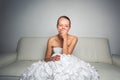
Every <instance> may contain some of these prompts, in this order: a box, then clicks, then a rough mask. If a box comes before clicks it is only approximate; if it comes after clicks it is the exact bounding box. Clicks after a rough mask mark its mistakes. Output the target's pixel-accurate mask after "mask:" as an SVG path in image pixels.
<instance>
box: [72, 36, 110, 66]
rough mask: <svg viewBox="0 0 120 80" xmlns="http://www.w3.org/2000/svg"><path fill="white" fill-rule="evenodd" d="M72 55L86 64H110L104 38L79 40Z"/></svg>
mask: <svg viewBox="0 0 120 80" xmlns="http://www.w3.org/2000/svg"><path fill="white" fill-rule="evenodd" d="M73 54H74V55H75V56H77V57H79V58H80V59H82V60H84V61H87V62H102V63H110V64H112V60H111V55H110V49H109V46H108V40H107V39H105V38H85V37H84V38H82V37H81V38H80V37H79V40H78V43H77V45H76V47H75V50H74V52H73Z"/></svg>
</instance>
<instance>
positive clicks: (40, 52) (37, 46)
mask: <svg viewBox="0 0 120 80" xmlns="http://www.w3.org/2000/svg"><path fill="white" fill-rule="evenodd" d="M47 40H48V39H47V38H44V37H43V38H42V37H40V38H39V37H25V38H22V39H21V40H20V42H19V43H20V44H19V47H18V60H39V59H43V58H44V55H45V51H46V46H47Z"/></svg>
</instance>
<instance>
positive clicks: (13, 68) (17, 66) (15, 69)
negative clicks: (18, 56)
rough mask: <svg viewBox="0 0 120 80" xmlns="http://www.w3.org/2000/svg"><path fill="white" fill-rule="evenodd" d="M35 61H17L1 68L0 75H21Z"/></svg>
mask: <svg viewBox="0 0 120 80" xmlns="http://www.w3.org/2000/svg"><path fill="white" fill-rule="evenodd" d="M33 62H35V61H22V60H21V61H17V62H15V63H13V64H10V65H8V66H6V67H3V68H0V76H3V77H4V76H9V77H12V76H13V77H14V76H20V75H21V74H22V73H23V72H24V71H25V70H26V69H27V68H28V67H29V66H30V65H31V64H32V63H33Z"/></svg>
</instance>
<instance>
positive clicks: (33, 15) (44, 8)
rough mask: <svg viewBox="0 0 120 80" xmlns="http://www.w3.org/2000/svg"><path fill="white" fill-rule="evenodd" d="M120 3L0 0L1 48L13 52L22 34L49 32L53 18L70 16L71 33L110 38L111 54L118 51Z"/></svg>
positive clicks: (53, 27) (111, 0)
mask: <svg viewBox="0 0 120 80" xmlns="http://www.w3.org/2000/svg"><path fill="white" fill-rule="evenodd" d="M119 5H120V3H119V1H117V0H115V1H114V0H1V1H0V12H1V13H0V17H1V23H0V52H1V53H6V52H15V50H16V46H17V42H18V40H19V39H20V38H21V37H24V36H39V37H40V36H52V35H54V34H56V33H57V30H56V20H57V18H58V17H59V16H61V15H67V16H69V17H70V18H71V21H72V28H71V30H70V33H71V34H74V35H77V36H78V37H105V38H108V39H109V42H110V48H111V53H112V54H120V44H119V43H120V35H119V34H120V15H119V14H120V10H119V9H120V8H119V7H120V6H119Z"/></svg>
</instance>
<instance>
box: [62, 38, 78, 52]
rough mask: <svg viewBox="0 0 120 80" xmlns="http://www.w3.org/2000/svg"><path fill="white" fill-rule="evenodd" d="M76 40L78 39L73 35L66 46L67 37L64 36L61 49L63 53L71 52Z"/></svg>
mask: <svg viewBox="0 0 120 80" xmlns="http://www.w3.org/2000/svg"><path fill="white" fill-rule="evenodd" d="M77 41H78V38H77V37H75V36H74V37H73V39H72V42H71V43H70V45H69V46H68V38H64V39H63V51H62V52H63V53H65V54H72V52H73V50H74V47H75V45H76V43H77Z"/></svg>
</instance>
